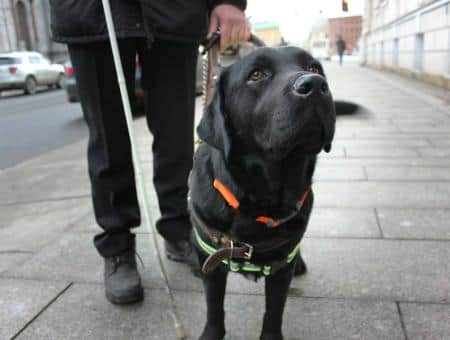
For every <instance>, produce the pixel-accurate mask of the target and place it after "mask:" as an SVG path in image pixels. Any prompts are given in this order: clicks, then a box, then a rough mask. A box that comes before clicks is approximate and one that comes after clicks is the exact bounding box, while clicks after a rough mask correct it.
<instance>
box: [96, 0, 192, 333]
mask: <svg viewBox="0 0 450 340" xmlns="http://www.w3.org/2000/svg"><path fill="white" fill-rule="evenodd" d="M102 3H103V10H104V13H105V19H106V26H107V28H108V35H109V41H110V43H111V49H112V54H113V58H114V65H115V68H116V73H117V81H118V83H119V89H120V96H121V98H122V104H123V109H124V112H125V119H126V122H127V127H128V135H129V137H130V143H131V153H132V156H133V166H134V172H135V175H136V176H135V177H136V187H137V191H138V196H139V198H140V201H141V207H142V211H143V212H144V225H145V226H146V228H147V231H148V232H149V233H150V234H151V235H152V239H153V247H154V254H155V256H156V258H157V260H158V263H159V269H160V271H161V276H162V278H163V280H164V283H165V285H166V290H167V294H168V296H169V300H170V304H171V312H172V316H173V318H174V322H175V329H176V332H177V336H178V338H179V339H185V338H186V337H187V333H186V331H185V329H184V326H183V324H182V322H181V320H180V317H179V315H178V312H177V306H176V304H175V299H174V296H173V293H172V290H171V288H170V285H169V279H168V277H167V273H166V270H165V268H164V264H163V262H162V259H161V252H160V251H159V246H158V242H157V240H156V234H157V231H156V228H155V225H154V224H153V221H152V219H151V215H150V212H149V204H148V202H149V200H148V195H147V190H146V188H145V181H144V174H143V171H142V163H141V160H140V157H139V152H138V149H137V141H136V134H135V131H134V127H133V118H132V114H131V106H130V100H129V97H128V90H127V86H126V82H125V76H124V74H123V69H122V61H121V59H120V53H119V46H118V44H117V37H116V31H115V28H114V22H113V19H112V15H111V7H110V4H109V1H108V0H102Z"/></svg>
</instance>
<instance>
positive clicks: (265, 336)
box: [259, 332, 283, 340]
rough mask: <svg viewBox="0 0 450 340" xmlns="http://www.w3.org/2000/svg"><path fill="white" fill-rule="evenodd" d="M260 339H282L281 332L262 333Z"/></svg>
mask: <svg viewBox="0 0 450 340" xmlns="http://www.w3.org/2000/svg"><path fill="white" fill-rule="evenodd" d="M259 339H260V340H283V334H281V333H269V332H266V333H262V334H261V336H260V337H259Z"/></svg>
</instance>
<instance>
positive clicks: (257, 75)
mask: <svg viewBox="0 0 450 340" xmlns="http://www.w3.org/2000/svg"><path fill="white" fill-rule="evenodd" d="M263 77H264V73H263V72H262V71H260V70H254V71H253V72H252V73H251V74H250V76H249V77H248V80H251V81H258V80H261V79H262V78H263Z"/></svg>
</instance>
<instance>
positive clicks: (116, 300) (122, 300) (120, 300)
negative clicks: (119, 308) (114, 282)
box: [105, 288, 144, 305]
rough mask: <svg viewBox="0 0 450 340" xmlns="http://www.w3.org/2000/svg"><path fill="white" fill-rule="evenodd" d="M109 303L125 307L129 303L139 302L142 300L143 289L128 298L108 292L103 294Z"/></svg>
mask: <svg viewBox="0 0 450 340" xmlns="http://www.w3.org/2000/svg"><path fill="white" fill-rule="evenodd" d="M105 295H106V298H107V299H108V301H109V302H111V303H112V304H115V305H126V304H130V303H136V302H140V301H142V300H143V299H144V289H142V288H141V289H139V290H136V292H135V293H134V294H132V295H131V294H130V295H128V296H115V295H113V294H111V293H109V292H105Z"/></svg>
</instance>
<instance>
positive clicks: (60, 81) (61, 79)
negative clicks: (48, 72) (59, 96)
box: [56, 73, 66, 89]
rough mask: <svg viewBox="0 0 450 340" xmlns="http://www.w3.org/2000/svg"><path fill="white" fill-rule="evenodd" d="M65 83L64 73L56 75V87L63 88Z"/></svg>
mask: <svg viewBox="0 0 450 340" xmlns="http://www.w3.org/2000/svg"><path fill="white" fill-rule="evenodd" d="M65 84H66V77H65V76H64V74H62V73H61V74H60V75H59V76H58V80H57V81H56V87H57V88H58V89H63V88H64V85H65Z"/></svg>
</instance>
